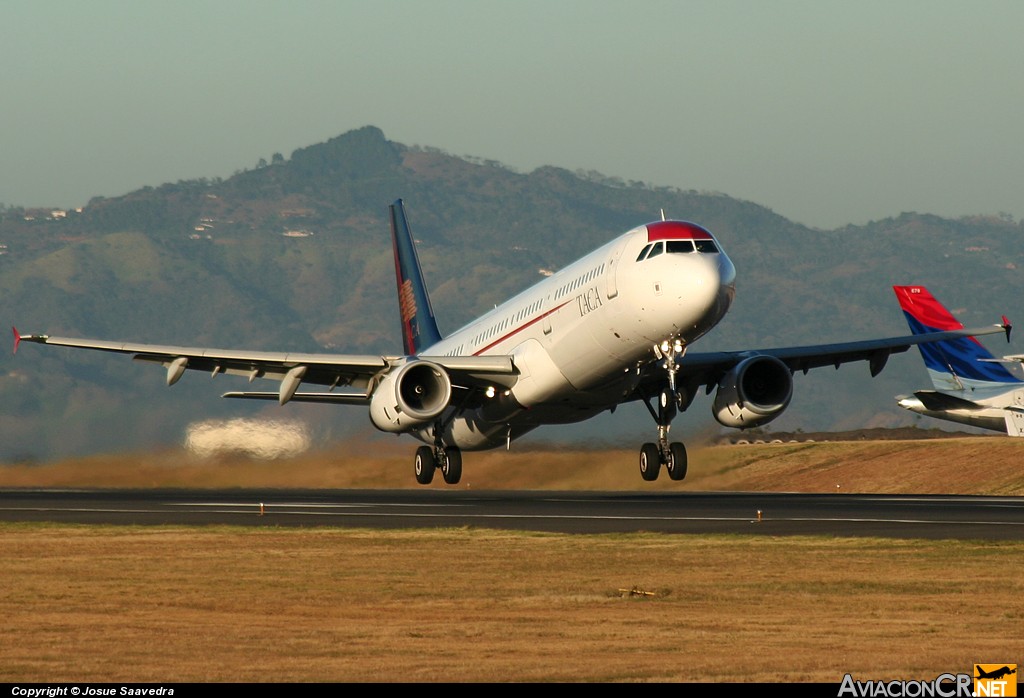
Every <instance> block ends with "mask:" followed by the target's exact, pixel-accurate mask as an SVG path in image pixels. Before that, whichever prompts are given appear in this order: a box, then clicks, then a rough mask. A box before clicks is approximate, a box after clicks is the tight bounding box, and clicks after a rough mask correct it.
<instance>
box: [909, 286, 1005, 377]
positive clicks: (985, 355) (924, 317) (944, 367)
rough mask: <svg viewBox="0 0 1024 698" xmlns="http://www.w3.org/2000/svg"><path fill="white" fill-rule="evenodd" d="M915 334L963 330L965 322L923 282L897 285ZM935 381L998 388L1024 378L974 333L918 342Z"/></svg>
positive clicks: (929, 372)
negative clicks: (994, 359)
mask: <svg viewBox="0 0 1024 698" xmlns="http://www.w3.org/2000/svg"><path fill="white" fill-rule="evenodd" d="M892 289H893V291H895V292H896V298H898V299H899V302H900V308H902V309H903V314H904V315H905V316H906V318H907V324H908V325H910V331H911V332H913V333H914V334H924V333H926V332H941V331H944V330H960V329H963V325H962V324H961V323H960V322H959V321H958V320H957V319H956V318H955V317H953V314H952V313H950V312H949V310H947V309H946V308H945V307H944V306H943V305H942V304H941V303H939V301H937V300H936V299H935V297H934V296H933V295H932V294H931V293H929V292H928V289H926V288H925V287H923V286H893V287H892ZM917 348H918V349H920V350H921V357H922V358H923V359H924V364H925V367H926V368H927V369H928V374H929V376H931V379H932V384H934V385H935V387H936V388H937V389H939V390H967V389H972V388H994V387H999V386H1005V384H1007V383H1012V384H1020V383H1021V381H1020V380H1019V379H1018V378H1016V377H1015V376H1014V375H1013V374H1012V373H1010V372H1009V371H1008V370H1006V367H1005V366H1003V365H1001V364H999V363H997V362H993V361H992V359H993V358H994V357H993V356H992V354H990V353H989V351H988V350H987V349H985V347H983V346H982V345H981V342H979V341H978V340H977V339H975V338H974V337H960V338H957V339H950V340H946V341H942V342H931V343H929V344H918V345H917Z"/></svg>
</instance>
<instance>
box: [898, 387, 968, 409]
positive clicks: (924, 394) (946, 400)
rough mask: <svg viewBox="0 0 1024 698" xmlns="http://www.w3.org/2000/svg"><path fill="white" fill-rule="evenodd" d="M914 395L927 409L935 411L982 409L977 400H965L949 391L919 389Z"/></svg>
mask: <svg viewBox="0 0 1024 698" xmlns="http://www.w3.org/2000/svg"><path fill="white" fill-rule="evenodd" d="M914 397H916V398H917V399H918V400H920V401H921V404H922V405H924V406H925V408H926V409H929V410H932V411H933V412H941V411H944V410H977V409H981V405H979V404H978V403H976V402H972V401H970V400H965V399H963V398H962V397H956V396H955V395H949V394H948V393H937V392H934V391H932V390H918V391H917V392H916V393H914Z"/></svg>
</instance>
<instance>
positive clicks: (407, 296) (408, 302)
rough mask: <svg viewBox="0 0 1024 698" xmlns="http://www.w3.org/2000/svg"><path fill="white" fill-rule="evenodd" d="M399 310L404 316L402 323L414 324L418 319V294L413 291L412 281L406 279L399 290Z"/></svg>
mask: <svg viewBox="0 0 1024 698" xmlns="http://www.w3.org/2000/svg"><path fill="white" fill-rule="evenodd" d="M398 308H399V311H400V312H401V314H402V322H403V323H406V322H412V319H413V318H414V317H416V292H415V291H413V288H412V281H410V280H409V279H406V280H405V281H403V282H402V285H401V287H400V288H399V290H398Z"/></svg>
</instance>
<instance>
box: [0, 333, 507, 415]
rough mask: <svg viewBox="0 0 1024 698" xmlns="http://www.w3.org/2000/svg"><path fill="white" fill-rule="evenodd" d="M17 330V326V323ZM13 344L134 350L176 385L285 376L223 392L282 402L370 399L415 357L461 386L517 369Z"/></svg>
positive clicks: (35, 339) (131, 346)
mask: <svg viewBox="0 0 1024 698" xmlns="http://www.w3.org/2000/svg"><path fill="white" fill-rule="evenodd" d="M12 329H13V328H12ZM13 331H14V349H15V351H17V349H18V345H19V344H20V343H21V342H32V343H35V344H48V345H52V346H62V347H71V348H75V349H92V350H95V351H106V352H113V353H117V354H131V355H132V358H133V359H134V360H136V361H147V362H150V363H156V364H160V365H161V366H163V367H165V368H166V369H167V385H174V384H175V383H176V382H178V380H179V379H180V378H181V376H182V375H183V374H184V372H185V371H186V370H196V371H206V372H207V373H209V374H210V375H211V376H216V375H217V374H219V373H226V374H232V375H239V376H246V377H248V378H249V381H250V382H252V381H254V380H255V379H257V378H268V379H271V380H276V381H280V383H281V385H280V388H279V390H277V391H276V392H251V393H250V392H231V393H227V394H225V396H224V397H233V398H252V399H276V400H278V402H280V403H281V404H284V403H285V402H288V401H289V400H292V399H295V400H296V401H302V402H333V403H340V404H365V403H366V402H368V401H369V398H370V396H371V395H372V393H373V389H374V388H375V387H376V384H377V382H378V380H379V379H380V378H381V377H382V376H383V375H384V374H386V373H387V372H388V371H390V370H391V369H393V368H395V367H397V366H400V365H402V364H404V363H407V362H409V361H411V360H415V359H416V358H421V359H425V360H429V361H431V362H433V363H435V364H438V365H441V366H443V367H444V368H445V370H446V371H448V373H449V374H450V376H451V378H452V381H453V383H454V384H455V385H456V386H457V387H459V388H465V389H474V388H481V389H483V388H486V387H488V386H492V385H494V384H499V385H512V384H514V381H515V377H516V373H517V372H516V369H515V366H514V365H513V363H512V357H511V356H504V355H503V356H455V357H450V356H435V357H408V356H383V355H372V354H310V353H300V352H267V351H246V350H236V349H212V348H201V347H181V346H171V345H162V344H135V343H130V342H115V341H108V340H101V339H72V338H68V337H51V336H49V335H22V334H20V333H19V332H18V330H17V329H14V330H13ZM302 383H306V384H311V385H322V386H329V390H331V391H333V390H334V389H335V388H338V387H342V388H346V391H345V392H339V393H334V392H319V393H299V392H297V389H298V387H299V385H300V384H302Z"/></svg>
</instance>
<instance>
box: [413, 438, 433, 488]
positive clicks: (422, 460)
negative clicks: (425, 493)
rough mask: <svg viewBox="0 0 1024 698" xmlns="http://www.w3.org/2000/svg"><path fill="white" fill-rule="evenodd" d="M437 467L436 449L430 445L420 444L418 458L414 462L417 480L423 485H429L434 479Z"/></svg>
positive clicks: (417, 451) (417, 450)
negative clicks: (435, 460)
mask: <svg viewBox="0 0 1024 698" xmlns="http://www.w3.org/2000/svg"><path fill="white" fill-rule="evenodd" d="M435 468H437V464H436V463H434V449H432V448H431V447H430V446H420V447H419V448H417V449H416V460H415V461H414V463H413V470H414V471H415V473H416V482H418V483H420V484H421V485H429V484H430V483H431V482H432V481H433V479H434V470H435Z"/></svg>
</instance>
